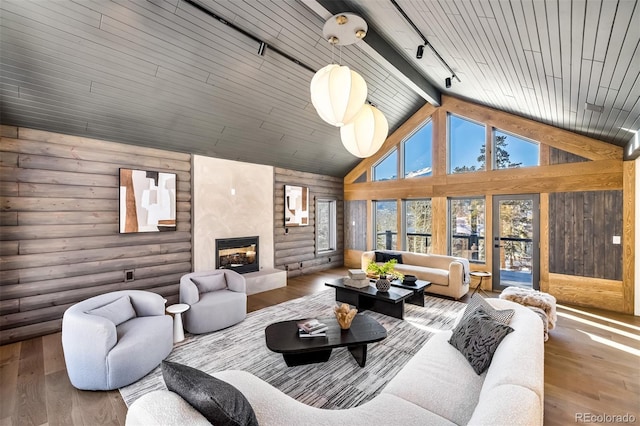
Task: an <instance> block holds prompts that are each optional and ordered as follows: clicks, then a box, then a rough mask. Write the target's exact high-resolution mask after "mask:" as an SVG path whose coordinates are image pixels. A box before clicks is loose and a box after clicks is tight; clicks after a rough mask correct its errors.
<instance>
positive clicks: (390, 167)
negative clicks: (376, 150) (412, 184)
mask: <svg viewBox="0 0 640 426" xmlns="http://www.w3.org/2000/svg"><path fill="white" fill-rule="evenodd" d="M397 178H398V150H397V149H394V150H393V151H391V152H390V153H389V154H387V156H386V157H384V158H383V159H382V160H380V161H379V162H378V164H376V165H375V166H373V180H374V181H380V180H391V179H397Z"/></svg>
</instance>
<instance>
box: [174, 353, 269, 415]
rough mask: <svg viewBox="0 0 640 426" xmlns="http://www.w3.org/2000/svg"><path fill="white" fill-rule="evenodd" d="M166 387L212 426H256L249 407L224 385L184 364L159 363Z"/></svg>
mask: <svg viewBox="0 0 640 426" xmlns="http://www.w3.org/2000/svg"><path fill="white" fill-rule="evenodd" d="M162 377H163V378H164V382H165V384H166V385H167V388H168V389H169V390H170V391H172V392H175V393H177V394H178V395H180V396H181V397H182V398H184V399H185V400H186V401H187V402H188V403H189V404H191V405H192V406H193V408H195V409H196V410H198V411H199V412H200V414H202V415H203V416H205V417H206V418H207V420H209V421H210V422H211V424H213V425H216V426H218V425H219V426H258V420H257V419H256V415H255V413H254V412H253V408H251V404H249V401H247V399H246V398H245V397H244V395H243V394H242V393H241V392H240V391H239V390H238V389H236V388H235V387H233V386H232V385H230V384H229V383H227V382H224V381H222V380H220V379H217V378H215V377H213V376H210V375H208V374H207V373H205V372H203V371H200V370H197V369H195V368H192V367H188V366H186V365H182V364H178V363H174V362H169V361H163V362H162Z"/></svg>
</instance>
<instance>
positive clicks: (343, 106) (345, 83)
mask: <svg viewBox="0 0 640 426" xmlns="http://www.w3.org/2000/svg"><path fill="white" fill-rule="evenodd" d="M366 100H367V83H365V81H364V78H362V76H361V75H360V74H358V73H357V72H355V71H351V70H350V69H349V67H346V66H340V65H338V64H329V65H327V66H326V67H324V68H322V69H320V71H318V72H317V73H316V74H315V75H314V76H313V78H312V79H311V103H312V104H313V106H314V107H315V108H316V112H317V113H318V115H319V116H320V118H322V119H323V120H324V121H326V122H327V123H329V124H331V125H332V126H338V127H340V126H343V125H344V124H345V123H348V122H349V121H351V120H352V119H353V117H355V116H356V114H357V113H358V111H360V108H362V105H364V103H365V101H366Z"/></svg>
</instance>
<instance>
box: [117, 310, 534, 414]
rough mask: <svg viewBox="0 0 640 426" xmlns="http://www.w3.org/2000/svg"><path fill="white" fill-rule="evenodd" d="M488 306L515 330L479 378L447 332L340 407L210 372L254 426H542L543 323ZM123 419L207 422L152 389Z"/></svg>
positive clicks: (237, 374) (236, 374) (234, 374)
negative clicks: (241, 402) (244, 404)
mask: <svg viewBox="0 0 640 426" xmlns="http://www.w3.org/2000/svg"><path fill="white" fill-rule="evenodd" d="M489 303H491V305H493V306H494V307H495V308H497V309H507V308H511V309H514V310H515V314H514V316H513V319H512V320H511V323H510V324H509V325H510V326H511V327H512V328H513V329H514V331H513V332H512V333H510V334H508V335H507V336H506V337H505V338H504V340H503V341H502V343H501V344H500V346H498V349H497V350H496V352H495V354H494V356H493V360H492V362H491V365H490V366H489V368H488V369H487V371H486V372H484V373H483V374H481V375H477V374H476V373H475V372H474V371H473V368H472V367H471V366H470V365H469V363H468V362H467V360H466V359H465V358H464V356H463V355H462V354H461V353H460V352H458V351H457V350H456V349H455V348H454V347H453V346H451V345H450V344H449V343H448V340H449V338H450V336H451V331H446V332H440V333H437V334H436V335H434V336H433V337H431V339H429V340H428V341H427V343H426V344H425V345H424V346H423V347H422V348H421V349H420V350H419V351H418V353H417V354H416V355H415V356H414V357H413V358H412V359H411V360H410V361H409V362H408V363H407V365H405V367H404V368H403V369H402V370H401V371H400V372H399V373H398V375H397V376H396V377H394V378H393V379H392V380H391V381H390V382H389V383H388V384H387V386H386V387H385V388H384V389H383V390H382V392H381V393H380V394H379V395H377V396H376V397H374V398H373V399H372V400H371V401H369V402H367V403H365V404H362V405H360V406H358V407H354V408H349V409H345V410H324V409H320V408H314V407H310V406H308V405H305V404H303V403H301V402H298V401H296V400H295V399H293V398H291V397H289V396H288V395H286V394H284V393H282V392H281V391H280V390H278V389H276V388H274V387H273V386H271V385H269V384H268V383H266V382H264V381H262V380H261V379H259V378H257V377H255V376H253V375H252V374H250V373H247V372H243V371H221V372H218V373H215V374H214V376H216V377H218V378H219V379H221V380H224V381H226V382H228V383H231V384H232V385H233V386H235V387H236V388H237V389H239V390H240V391H241V392H242V393H243V394H244V395H245V396H246V398H247V400H248V401H249V402H250V403H251V406H252V407H253V410H254V411H255V414H256V417H257V420H258V423H259V424H260V425H261V426H281V425H326V426H335V425H336V424H348V425H350V426H357V425H362V426H376V425H381V426H382V425H384V426H388V425H390V424H397V425H407V426H408V425H416V426H418V425H420V426H423V425H465V424H469V425H491V426H495V425H526V426H534V425H542V421H543V410H544V347H543V345H544V343H543V340H542V339H543V332H542V321H540V318H538V316H537V315H536V314H534V313H533V312H532V311H531V310H529V309H527V308H525V307H523V306H520V305H518V304H516V303H513V302H509V301H506V300H500V299H490V300H489ZM283 368H285V367H284V365H283ZM126 424H127V425H128V426H137V425H150V424H154V425H178V424H190V425H208V424H209V423H208V422H207V420H206V419H205V418H204V417H203V416H202V415H201V414H200V413H199V412H197V411H196V410H195V409H193V408H192V407H191V406H190V405H189V404H188V403H186V402H185V401H184V400H183V399H182V398H180V397H179V396H178V395H177V394H175V393H173V392H170V391H168V390H158V391H153V392H151V393H148V394H146V395H144V396H142V397H141V398H139V399H138V400H137V401H135V402H134V403H133V404H132V405H131V407H130V408H129V411H128V413H127V419H126Z"/></svg>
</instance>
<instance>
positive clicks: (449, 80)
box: [444, 77, 451, 89]
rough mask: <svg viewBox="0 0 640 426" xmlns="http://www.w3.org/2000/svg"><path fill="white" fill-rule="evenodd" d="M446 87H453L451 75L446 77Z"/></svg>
mask: <svg viewBox="0 0 640 426" xmlns="http://www.w3.org/2000/svg"><path fill="white" fill-rule="evenodd" d="M444 87H446V88H447V89H449V88H450V87H451V77H447V78H445V79H444Z"/></svg>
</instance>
